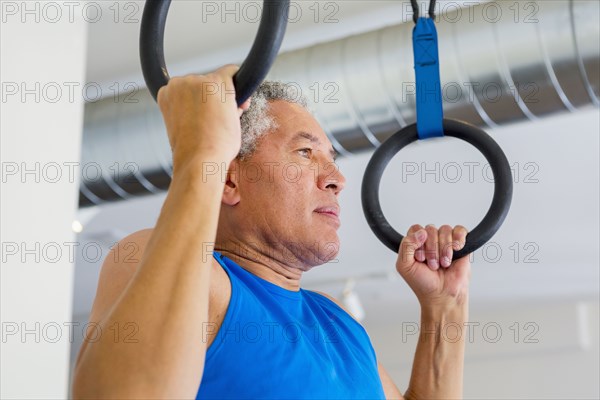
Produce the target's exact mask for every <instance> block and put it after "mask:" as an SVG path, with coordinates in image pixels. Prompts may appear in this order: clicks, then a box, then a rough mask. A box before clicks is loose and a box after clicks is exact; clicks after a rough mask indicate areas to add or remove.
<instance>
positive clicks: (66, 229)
mask: <svg viewBox="0 0 600 400" xmlns="http://www.w3.org/2000/svg"><path fill="white" fill-rule="evenodd" d="M44 4H45V2H37V1H36V2H33V1H30V2H8V1H3V2H2V3H1V7H2V24H1V34H0V36H1V46H0V48H1V56H0V58H1V60H2V64H1V74H2V75H1V80H2V103H1V107H2V109H1V114H2V117H1V119H0V120H1V132H2V135H1V146H0V147H1V155H2V193H1V196H2V198H1V199H2V209H1V217H0V219H1V220H2V268H1V275H0V276H1V279H0V280H1V320H2V341H1V343H0V346H1V351H0V353H1V354H2V361H1V376H0V388H1V389H0V390H1V391H0V397H2V398H6V399H8V398H10V399H32V398H55V399H63V398H66V396H67V386H68V373H69V344H70V343H69V342H70V336H69V334H70V328H69V326H70V325H69V324H70V321H71V303H72V284H73V262H72V257H71V256H70V252H69V249H70V248H72V247H71V246H72V245H71V243H73V242H75V234H74V233H73V231H72V228H71V223H72V221H73V220H74V217H75V212H76V208H77V203H78V181H79V175H78V174H79V172H78V171H79V169H78V167H76V164H70V163H77V162H79V154H80V146H81V140H80V136H81V129H82V118H83V99H82V96H81V89H82V82H83V80H84V73H85V65H84V63H85V51H86V39H87V38H86V34H87V26H86V24H85V21H84V20H83V19H82V18H81V8H79V14H74V18H72V19H70V18H69V16H68V14H62V17H61V18H58V19H57V16H58V14H56V9H54V10H52V9H49V8H46V9H45V11H44V8H43V7H44ZM83 4H84V3H78V7H81V6H82V5H83ZM24 7H27V9H28V10H30V11H31V12H29V13H24V12H23V11H24ZM60 11H61V13H66V12H67V11H68V10H67V9H66V8H64V7H63V8H62V9H61V10H60ZM77 16H79V17H77ZM22 85H23V86H22ZM70 88H73V96H70V94H71V93H70ZM22 89H26V90H31V92H28V94H26V95H25V96H22V94H23V92H22ZM59 94H61V96H60V97H58V96H59ZM25 169H27V170H30V171H33V172H31V173H24V170H25ZM65 243H66V244H65ZM30 250H31V251H30ZM71 253H72V252H71Z"/></svg>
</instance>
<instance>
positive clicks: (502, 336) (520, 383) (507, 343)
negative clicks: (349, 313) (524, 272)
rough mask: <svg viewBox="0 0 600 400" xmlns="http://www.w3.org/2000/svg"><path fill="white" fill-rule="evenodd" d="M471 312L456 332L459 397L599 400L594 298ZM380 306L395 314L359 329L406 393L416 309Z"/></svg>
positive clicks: (412, 306)
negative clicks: (461, 351) (460, 340)
mask: <svg viewBox="0 0 600 400" xmlns="http://www.w3.org/2000/svg"><path fill="white" fill-rule="evenodd" d="M471 307H472V311H471V314H470V318H469V323H470V324H472V325H471V326H472V328H471V330H469V328H468V327H463V329H462V330H461V334H462V335H463V336H464V337H465V338H466V339H467V342H468V343H467V350H466V355H465V378H464V397H465V399H598V398H600V389H599V384H598V376H599V375H600V368H599V362H600V360H599V348H598V322H599V321H598V313H599V308H598V299H597V298H586V297H581V298H579V299H577V298H573V299H570V300H567V299H560V300H558V301H551V300H550V301H521V302H509V301H507V302H505V303H504V304H495V305H489V304H488V305H485V306H482V305H477V304H472V306H471ZM382 308H385V309H387V310H392V309H395V310H398V311H397V312H395V313H389V315H388V318H387V319H386V320H385V321H382V320H381V319H379V320H377V318H376V317H375V318H372V319H371V321H365V326H366V327H367V330H368V331H369V334H370V336H371V339H372V340H373V342H374V346H375V348H376V350H377V353H378V357H379V361H380V362H381V363H382V364H383V365H384V366H385V367H386V368H387V369H388V371H389V372H390V374H391V376H392V377H393V379H394V381H395V382H396V384H397V385H398V387H399V388H400V390H402V391H404V390H406V387H407V386H408V382H409V379H410V373H411V364H412V360H413V355H414V351H415V348H416V338H417V334H416V333H413V332H414V327H415V324H418V323H419V315H418V312H417V311H416V310H417V308H418V306H417V305H416V304H412V303H409V304H405V305H403V307H401V308H400V307H398V306H397V305H396V306H395V307H385V306H382ZM409 310H412V312H411V311H409ZM371 315H372V314H371ZM445 335H446V336H447V339H448V340H453V339H454V338H455V335H456V331H455V330H454V328H450V329H448V330H447V331H446V334H445ZM442 338H444V336H442Z"/></svg>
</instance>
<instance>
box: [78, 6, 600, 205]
mask: <svg viewBox="0 0 600 400" xmlns="http://www.w3.org/2000/svg"><path fill="white" fill-rule="evenodd" d="M437 19H438V24H437V26H438V33H439V43H440V60H441V77H442V92H443V93H442V95H443V98H444V112H445V117H446V118H456V119H461V120H465V121H468V122H471V123H473V124H476V125H479V126H482V127H489V128H493V127H496V126H498V125H502V124H506V123H509V122H516V121H521V120H526V119H529V120H536V119H538V118H540V117H543V116H546V115H549V114H554V113H557V112H565V111H571V112H574V111H576V110H577V109H580V108H583V107H589V106H596V107H598V106H600V21H599V19H600V2H598V1H588V0H581V1H577V0H571V1H569V0H558V1H556V0H555V1H500V2H490V3H484V4H481V5H478V6H476V7H471V8H466V9H458V8H454V9H453V11H452V12H449V13H446V14H442V15H439V16H437ZM412 28H413V24H412V22H411V23H407V24H399V25H395V26H390V27H385V28H381V29H379V30H376V31H372V32H367V33H362V34H359V35H355V36H350V37H347V38H343V39H340V40H335V41H332V42H327V43H322V44H318V45H315V46H312V47H309V48H304V49H300V50H295V51H292V52H288V53H283V54H281V55H280V56H279V57H278V59H277V62H276V63H275V66H274V67H273V69H272V71H271V73H270V75H269V79H279V80H282V81H285V82H290V85H293V86H294V87H295V88H297V90H299V91H300V92H301V93H302V94H304V95H306V96H307V97H308V98H309V99H310V100H311V101H312V103H313V104H312V106H313V109H314V111H315V115H316V117H317V119H318V120H319V122H320V123H321V125H322V126H323V128H324V129H325V130H326V132H327V133H328V134H329V136H330V138H331V140H332V142H333V144H334V146H335V147H336V148H337V150H338V151H339V152H340V153H341V154H342V155H349V154H352V153H356V152H360V151H364V150H370V149H373V148H375V147H377V146H378V145H379V144H380V143H381V142H382V141H384V140H385V139H386V138H387V137H389V136H390V135H391V134H393V133H394V132H396V131H397V130H399V129H400V128H402V127H404V126H405V125H407V124H410V123H413V122H414V121H415V119H416V116H415V92H416V88H415V84H414V70H413V59H412V42H411V37H412ZM135 100H137V103H131V102H128V98H127V95H123V96H121V97H119V98H118V99H117V101H115V99H113V98H107V99H104V100H100V101H97V102H95V103H90V104H87V105H86V109H85V126H84V136H83V152H82V181H81V189H80V206H82V207H84V206H89V205H94V204H100V203H103V202H106V201H115V200H122V199H127V198H130V197H134V196H139V195H142V194H148V193H157V192H160V191H164V190H166V189H167V188H168V185H169V182H170V179H171V172H172V169H171V154H170V147H169V144H168V140H167V135H166V132H165V129H164V124H163V122H162V117H161V114H160V111H159V109H158V107H157V106H156V104H155V103H154V101H153V100H152V98H151V96H150V95H149V94H148V93H147V91H145V90H144V91H141V92H138V93H136V96H135Z"/></svg>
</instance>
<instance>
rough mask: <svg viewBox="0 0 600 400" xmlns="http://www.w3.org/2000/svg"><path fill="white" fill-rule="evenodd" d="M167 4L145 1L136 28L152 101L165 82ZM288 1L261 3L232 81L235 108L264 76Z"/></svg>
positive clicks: (279, 38) (274, 52)
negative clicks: (255, 26)
mask: <svg viewBox="0 0 600 400" xmlns="http://www.w3.org/2000/svg"><path fill="white" fill-rule="evenodd" d="M170 4H171V0H146V4H145V6H144V13H143V15H142V23H141V27H140V61H141V64H142V72H143V74H144V80H145V81H146V85H147V86H148V89H149V90H150V93H151V94H152V97H154V100H156V98H157V96H158V91H159V89H160V88H161V87H163V86H164V85H166V84H167V83H168V82H169V72H168V71H167V67H166V65H165V55H164V48H163V44H164V34H165V25H166V22H167V14H168V12H169V6H170ZM289 5H290V1H289V0H264V2H263V10H262V15H261V20H260V26H259V28H258V33H257V34H256V38H255V39H254V43H253V44H252V48H251V49H250V53H249V54H248V56H247V57H246V60H245V61H244V62H243V63H242V65H241V66H240V69H239V70H238V71H237V73H236V74H235V75H234V77H233V83H234V86H235V98H236V101H237V104H238V106H239V105H241V104H242V103H243V102H244V101H246V100H248V98H249V97H250V96H252V93H254V91H255V90H256V89H257V88H258V86H259V85H260V84H261V83H262V81H263V79H265V77H266V76H267V73H268V72H269V69H270V68H271V65H272V64H273V61H275V58H276V57H277V53H278V52H279V48H280V47H281V42H282V41H283V36H284V35H285V29H286V27H287V19H288V11H289Z"/></svg>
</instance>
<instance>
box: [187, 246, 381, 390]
mask: <svg viewBox="0 0 600 400" xmlns="http://www.w3.org/2000/svg"><path fill="white" fill-rule="evenodd" d="M214 257H215V259H216V260H217V261H218V262H219V264H221V266H222V267H223V269H224V270H225V272H226V273H227V275H228V276H229V280H230V281H231V299H230V301H229V306H228V308H227V312H226V314H225V318H224V320H223V323H222V325H221V328H220V329H219V332H218V333H217V335H216V337H215V339H214V341H213V342H212V344H211V345H210V347H209V348H208V350H207V352H206V359H205V364H204V374H203V376H202V382H201V383H200V389H199V390H198V394H197V396H196V399H236V400H237V399H385V395H384V393H383V387H382V385H381V380H380V379H379V373H378V370H377V360H376V357H375V351H374V350H373V347H372V345H371V341H370V339H369V336H368V335H367V332H366V331H365V330H364V328H363V327H362V326H361V325H360V324H359V323H358V322H356V321H355V320H354V319H353V318H352V317H351V316H350V315H348V313H346V312H345V311H344V310H342V309H341V308H340V307H339V306H338V305H336V304H335V303H334V302H332V301H331V300H329V299H328V298H326V297H324V296H322V295H320V294H318V293H315V292H311V291H309V290H303V289H300V291H298V292H295V291H290V290H286V289H284V288H282V287H279V286H277V285H275V284H273V283H270V282H268V281H266V280H264V279H262V278H259V277H257V276H255V275H254V274H252V273H250V272H248V271H246V270H245V269H243V268H242V267H240V266H239V265H237V264H236V263H234V262H233V261H232V260H230V259H228V258H226V257H225V256H222V255H221V254H220V253H218V252H214ZM209 329H210V327H207V329H205V331H210V330H209Z"/></svg>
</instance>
